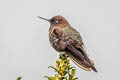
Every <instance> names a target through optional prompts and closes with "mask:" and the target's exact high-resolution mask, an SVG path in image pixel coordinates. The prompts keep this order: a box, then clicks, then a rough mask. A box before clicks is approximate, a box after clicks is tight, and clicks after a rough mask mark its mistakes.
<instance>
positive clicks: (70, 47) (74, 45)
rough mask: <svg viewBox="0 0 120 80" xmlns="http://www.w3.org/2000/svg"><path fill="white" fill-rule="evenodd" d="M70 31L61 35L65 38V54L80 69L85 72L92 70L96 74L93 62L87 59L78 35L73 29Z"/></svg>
mask: <svg viewBox="0 0 120 80" xmlns="http://www.w3.org/2000/svg"><path fill="white" fill-rule="evenodd" d="M70 30H71V31H70ZM70 30H69V31H68V32H66V33H63V35H64V37H67V40H66V43H67V47H66V52H67V54H68V55H69V57H70V58H71V59H72V60H73V62H74V63H75V64H76V65H78V66H79V67H80V68H82V69H84V70H86V71H90V70H91V69H93V70H94V71H95V72H97V70H96V69H95V67H94V63H93V61H92V60H90V59H89V57H88V55H87V53H86V51H85V50H84V47H83V46H84V44H83V42H82V38H81V36H80V34H79V33H78V32H77V31H76V30H75V29H70Z"/></svg>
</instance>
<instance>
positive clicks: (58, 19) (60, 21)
mask: <svg viewBox="0 0 120 80" xmlns="http://www.w3.org/2000/svg"><path fill="white" fill-rule="evenodd" d="M38 18H40V19H44V20H46V21H48V22H50V24H51V26H58V27H59V26H60V27H65V26H67V25H68V22H67V20H66V19H65V18H64V17H63V16H60V15H58V16H54V17H52V18H51V19H45V18H43V17H39V16H38Z"/></svg>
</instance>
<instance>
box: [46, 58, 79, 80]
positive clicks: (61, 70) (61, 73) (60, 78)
mask: <svg viewBox="0 0 120 80" xmlns="http://www.w3.org/2000/svg"><path fill="white" fill-rule="evenodd" d="M48 68H52V69H54V71H55V72H56V74H55V75H54V76H52V77H48V76H45V78H47V79H48V80H77V79H78V78H77V77H75V72H76V69H75V67H72V66H71V65H70V59H69V58H65V57H62V58H60V59H58V60H56V67H53V66H49V67H48Z"/></svg>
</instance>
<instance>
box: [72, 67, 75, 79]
mask: <svg viewBox="0 0 120 80" xmlns="http://www.w3.org/2000/svg"><path fill="white" fill-rule="evenodd" d="M75 71H76V70H75V69H72V76H73V77H74V76H75Z"/></svg>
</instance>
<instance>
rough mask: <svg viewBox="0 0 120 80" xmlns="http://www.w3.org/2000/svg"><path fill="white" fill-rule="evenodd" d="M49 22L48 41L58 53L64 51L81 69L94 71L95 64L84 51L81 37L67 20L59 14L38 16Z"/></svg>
mask: <svg viewBox="0 0 120 80" xmlns="http://www.w3.org/2000/svg"><path fill="white" fill-rule="evenodd" d="M38 18H40V19H43V20H46V21H48V22H49V23H50V28H49V41H50V44H51V46H52V47H53V48H54V49H55V50H56V51H58V52H59V53H60V54H62V53H65V54H67V55H68V57H69V58H70V59H71V60H72V61H73V62H74V63H75V64H76V65H77V66H78V67H80V68H81V69H83V70H85V71H91V70H93V71H95V72H97V70H96V68H95V64H94V62H93V60H91V59H90V58H89V56H88V54H87V52H86V50H85V49H86V48H85V46H84V43H83V39H82V37H81V35H80V33H79V32H78V31H77V30H75V29H74V28H73V27H72V26H71V25H70V24H69V23H68V21H67V20H66V19H65V18H64V17H63V16H61V15H57V16H54V17H52V18H51V19H46V18H43V17H40V16H38Z"/></svg>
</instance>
